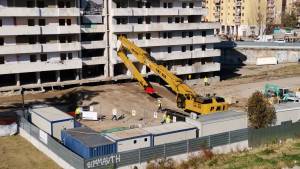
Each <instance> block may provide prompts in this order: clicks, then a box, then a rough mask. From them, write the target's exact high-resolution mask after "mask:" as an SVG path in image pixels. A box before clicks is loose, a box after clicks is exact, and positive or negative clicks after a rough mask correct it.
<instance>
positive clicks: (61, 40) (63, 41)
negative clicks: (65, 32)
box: [59, 36, 67, 43]
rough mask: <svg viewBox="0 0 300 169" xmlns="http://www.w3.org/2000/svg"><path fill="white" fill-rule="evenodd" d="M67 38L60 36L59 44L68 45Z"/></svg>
mask: <svg viewBox="0 0 300 169" xmlns="http://www.w3.org/2000/svg"><path fill="white" fill-rule="evenodd" d="M66 41H67V40H66V37H65V36H60V37H59V43H66Z"/></svg>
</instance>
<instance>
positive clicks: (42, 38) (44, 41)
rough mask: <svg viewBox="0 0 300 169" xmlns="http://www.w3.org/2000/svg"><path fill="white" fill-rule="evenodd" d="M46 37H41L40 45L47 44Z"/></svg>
mask: <svg viewBox="0 0 300 169" xmlns="http://www.w3.org/2000/svg"><path fill="white" fill-rule="evenodd" d="M46 41H47V40H46V37H45V36H41V37H40V39H39V42H40V44H45V43H46Z"/></svg>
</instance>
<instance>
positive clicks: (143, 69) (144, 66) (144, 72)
mask: <svg viewBox="0 0 300 169" xmlns="http://www.w3.org/2000/svg"><path fill="white" fill-rule="evenodd" d="M141 73H142V74H146V73H147V72H146V65H143V67H142V71H141Z"/></svg>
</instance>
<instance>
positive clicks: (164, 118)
mask: <svg viewBox="0 0 300 169" xmlns="http://www.w3.org/2000/svg"><path fill="white" fill-rule="evenodd" d="M166 120H167V114H166V113H164V115H163V118H162V121H161V122H160V123H161V124H164V123H166Z"/></svg>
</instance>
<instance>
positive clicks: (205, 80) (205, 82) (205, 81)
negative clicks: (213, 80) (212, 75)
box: [204, 76, 209, 86]
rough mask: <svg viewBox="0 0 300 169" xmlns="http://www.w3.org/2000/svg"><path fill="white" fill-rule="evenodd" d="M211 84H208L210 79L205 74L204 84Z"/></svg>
mask: <svg viewBox="0 0 300 169" xmlns="http://www.w3.org/2000/svg"><path fill="white" fill-rule="evenodd" d="M208 85H209V84H208V79H207V77H206V76H205V77H204V86H208Z"/></svg>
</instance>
